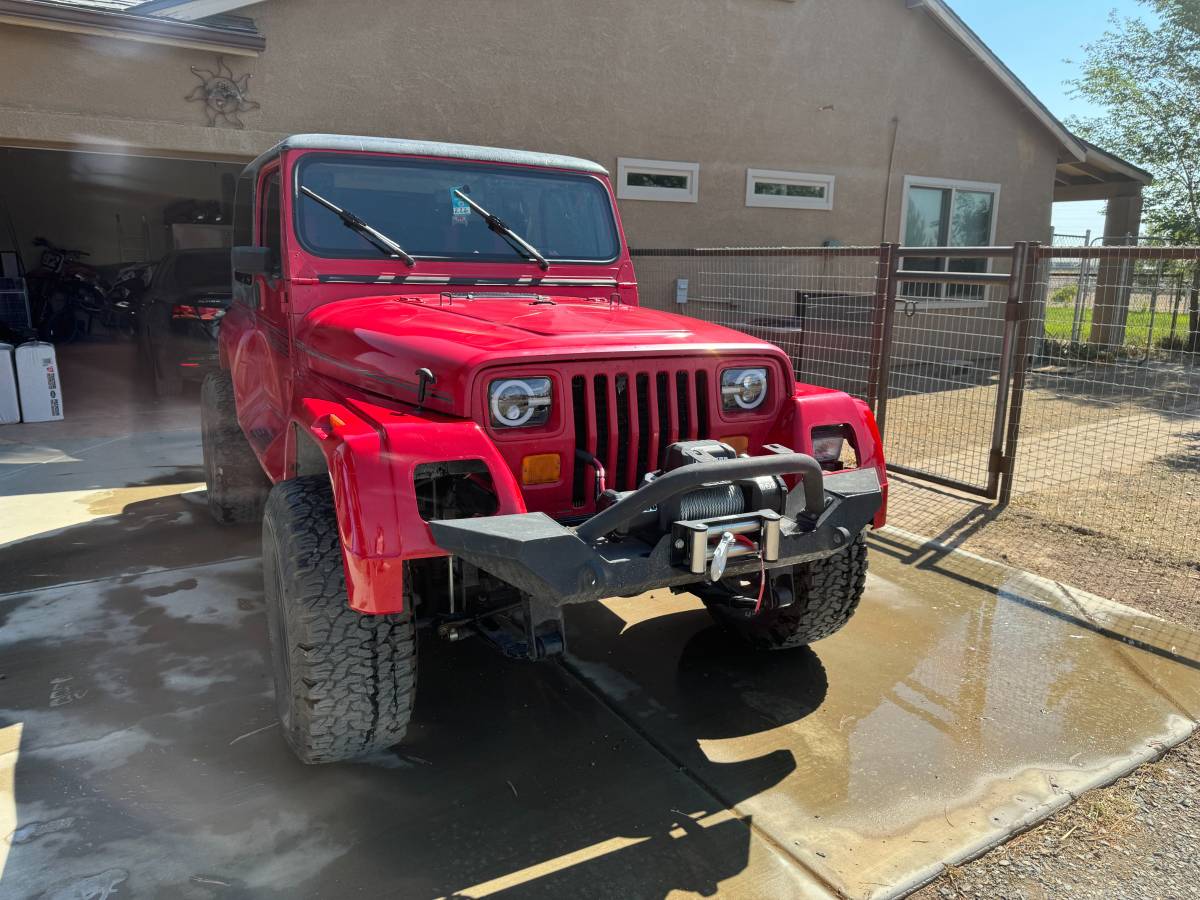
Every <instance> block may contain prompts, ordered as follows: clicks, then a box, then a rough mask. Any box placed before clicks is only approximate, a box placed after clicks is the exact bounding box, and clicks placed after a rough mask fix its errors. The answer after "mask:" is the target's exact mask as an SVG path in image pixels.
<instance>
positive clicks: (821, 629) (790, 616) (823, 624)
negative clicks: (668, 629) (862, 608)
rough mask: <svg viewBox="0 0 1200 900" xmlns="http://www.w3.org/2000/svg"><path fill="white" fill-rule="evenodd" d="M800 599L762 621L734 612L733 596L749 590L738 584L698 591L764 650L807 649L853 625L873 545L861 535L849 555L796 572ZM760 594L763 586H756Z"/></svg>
mask: <svg viewBox="0 0 1200 900" xmlns="http://www.w3.org/2000/svg"><path fill="white" fill-rule="evenodd" d="M792 576H793V584H794V586H795V595H796V596H795V598H794V600H793V602H792V604H791V605H790V606H785V607H783V608H782V609H770V610H766V611H765V612H762V613H760V614H759V615H757V616H749V615H747V613H746V612H745V611H744V610H741V609H739V608H737V607H736V606H731V605H730V603H729V597H730V595H731V594H739V595H740V594H744V593H746V590H747V588H746V587H739V586H738V585H736V584H732V583H731V582H732V581H733V579H727V580H725V581H722V582H721V583H720V584H719V585H711V586H707V587H705V588H703V589H699V590H697V591H696V594H697V596H699V597H700V599H701V600H703V601H704V605H705V606H706V607H707V608H708V611H709V613H710V614H711V615H712V617H713V618H714V619H715V620H716V621H717V624H719V625H720V626H721V627H723V628H725V629H726V630H728V631H730V632H732V633H734V634H736V635H737V636H738V637H740V638H741V639H742V640H744V641H746V642H747V643H748V644H750V646H752V647H754V648H755V649H758V650H786V649H789V648H791V647H803V646H806V645H808V644H811V643H813V642H814V641H819V640H821V639H822V638H827V637H829V636H830V635H832V634H834V633H835V632H837V631H839V630H840V629H841V628H842V626H844V625H845V624H846V623H847V622H849V621H850V617H851V616H853V615H854V611H855V610H856V609H857V608H858V601H859V600H861V599H862V595H863V589H864V587H865V586H866V583H867V544H866V541H865V539H864V538H863V535H861V534H859V535H858V536H857V537H855V538H854V540H853V541H851V543H850V545H849V546H848V547H846V548H845V549H844V550H842V551H840V552H838V553H835V554H834V555H833V556H829V557H826V558H825V559H818V560H814V561H813V562H810V563H803V564H801V565H798V566H794V567H793V569H792ZM750 587H751V589H752V591H753V592H754V593H755V594H756V593H757V591H758V580H757V578H755V579H753V585H752V586H750Z"/></svg>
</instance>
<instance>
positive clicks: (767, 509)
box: [598, 440, 790, 574]
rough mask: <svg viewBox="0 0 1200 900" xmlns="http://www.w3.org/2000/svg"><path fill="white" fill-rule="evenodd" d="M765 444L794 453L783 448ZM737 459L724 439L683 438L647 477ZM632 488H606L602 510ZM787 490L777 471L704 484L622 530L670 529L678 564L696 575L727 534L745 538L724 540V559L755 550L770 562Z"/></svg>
mask: <svg viewBox="0 0 1200 900" xmlns="http://www.w3.org/2000/svg"><path fill="white" fill-rule="evenodd" d="M767 449H770V450H772V451H774V452H790V451H789V450H787V448H785V447H779V448H775V447H770V448H767ZM736 458H737V451H736V450H734V449H733V448H732V447H730V446H729V445H728V444H724V443H722V442H721V441H716V440H699V441H680V442H678V443H675V444H672V445H671V446H670V447H668V448H667V452H666V457H665V465H664V467H663V469H662V470H661V471H658V472H651V473H649V474H647V475H646V482H647V483H650V482H653V481H654V480H655V479H657V478H659V477H661V476H662V475H663V474H664V473H666V472H670V471H673V470H675V469H678V468H682V467H684V466H688V465H695V464H697V463H711V462H718V461H721V460H731V459H736ZM633 493H634V492H633V491H612V490H610V491H605V492H604V494H603V495H601V497H600V503H599V504H598V505H599V506H600V508H601V509H603V508H605V507H608V506H612V505H613V504H615V503H618V502H619V501H621V500H622V499H624V498H626V497H628V496H630V495H631V494H633ZM787 495H788V489H787V485H786V484H785V483H784V480H783V478H781V477H780V476H778V475H762V476H759V477H756V478H746V479H740V480H735V481H724V482H716V483H713V484H706V485H703V486H702V487H700V488H698V489H696V490H694V491H689V492H687V493H683V494H679V495H677V496H674V497H671V498H669V499H668V500H666V501H663V502H662V503H660V504H658V505H657V506H654V507H650V508H648V509H645V510H643V511H642V512H641V513H640V514H638V515H637V516H636V517H635V518H633V519H632V520H630V521H629V522H628V523H626V524H625V525H624V526H623V527H622V529H621V531H620V533H622V534H628V533H637V532H646V531H654V532H657V533H662V532H671V533H672V534H673V535H674V541H673V551H674V552H673V554H672V555H673V558H674V561H675V563H676V564H677V565H684V566H686V567H687V568H688V569H689V570H690V571H692V572H694V573H696V574H702V573H704V572H705V571H706V568H707V564H708V561H709V560H711V559H712V558H713V556H714V554H716V553H717V552H718V547H720V540H721V538H722V537H723V536H724V535H725V534H726V533H729V534H732V535H736V536H744V539H740V540H739V542H738V543H737V544H736V545H734V546H732V547H730V546H729V545H728V542H726V545H725V546H724V547H721V555H722V558H724V557H726V556H728V557H729V558H735V557H738V556H745V555H748V554H751V553H754V554H760V555H761V556H762V557H763V559H764V560H767V561H772V560H774V559H778V556H779V527H780V520H781V517H782V513H783V511H784V508H785V506H786V504H787Z"/></svg>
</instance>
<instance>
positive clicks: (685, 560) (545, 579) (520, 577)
mask: <svg viewBox="0 0 1200 900" xmlns="http://www.w3.org/2000/svg"><path fill="white" fill-rule="evenodd" d="M783 474H801V475H803V478H804V481H803V485H802V487H803V492H800V491H796V492H793V493H791V494H789V495H788V500H787V507H786V509H785V512H784V513H783V514H782V515H781V514H779V513H777V512H772V511H769V510H762V511H757V512H755V511H750V512H745V513H739V514H738V515H736V516H726V517H723V518H721V519H713V520H709V521H692V522H677V523H675V525H674V527H673V528H672V529H671V531H668V532H667V533H665V534H662V535H661V536H660V537H658V538H657V540H655V541H653V542H650V541H647V540H645V539H643V538H639V537H636V536H633V535H625V534H622V533H621V530H620V529H621V526H622V525H623V524H624V523H625V522H627V521H628V520H630V519H631V518H632V517H634V516H635V515H636V514H637V513H638V512H639V511H641V510H643V509H647V508H649V507H651V506H653V505H655V504H656V503H662V502H663V501H664V500H666V499H668V498H669V497H672V496H674V495H676V494H678V493H681V492H686V491H690V490H694V489H696V488H697V487H699V486H701V485H702V484H706V483H708V484H711V483H713V482H718V481H723V480H735V479H737V478H747V477H754V476H757V475H783ZM656 486H657V487H656ZM882 503H883V493H882V490H881V488H880V481H879V476H878V473H877V472H876V470H875V469H873V468H867V469H853V470H849V471H845V472H837V473H824V474H823V473H822V472H821V469H820V466H819V465H818V464H817V463H816V461H815V460H813V459H812V457H809V456H805V455H804V454H799V453H789V454H786V455H779V456H767V457H751V458H745V457H743V458H741V459H736V460H728V461H720V462H715V463H705V464H703V465H694V466H685V467H682V468H679V469H675V470H673V471H672V472H669V473H667V474H666V475H664V476H662V477H660V478H659V479H657V480H656V481H655V482H651V483H650V484H649V485H646V486H644V487H643V488H641V489H639V490H638V491H635V492H634V493H633V494H632V495H631V496H629V497H627V498H626V499H624V500H622V501H621V502H620V503H617V504H615V505H614V506H610V507H609V508H608V509H606V510H604V511H602V512H600V513H597V514H596V515H594V516H592V517H591V518H590V519H588V520H587V521H586V522H584V523H583V524H582V525H579V526H577V527H574V528H572V527H569V526H566V525H562V524H560V523H559V522H556V521H555V520H554V519H552V518H550V517H549V516H548V515H546V514H545V513H521V514H517V515H505V516H490V517H485V518H474V519H455V520H440V521H432V522H430V523H429V528H430V531H431V532H432V534H433V538H434V540H435V541H436V542H437V544H438V546H439V547H441V548H442V549H443V550H446V551H447V552H449V553H452V554H454V555H455V556H458V557H460V558H461V559H463V560H465V561H466V562H468V563H471V564H472V565H475V566H477V567H478V568H480V569H483V570H484V571H486V572H490V573H491V574H492V575H494V576H496V577H497V578H500V579H501V580H503V581H505V582H507V583H508V584H511V585H513V586H514V587H516V588H519V589H520V590H522V591H524V592H526V593H528V594H530V595H531V596H533V597H536V598H538V599H539V600H543V601H546V602H549V603H552V604H555V605H564V604H567V603H581V602H584V601H588V600H600V599H603V598H605V597H612V596H634V595H637V594H640V593H643V592H644V591H648V590H652V589H654V588H663V587H672V586H678V585H686V584H694V583H696V582H699V581H702V580H704V578H705V575H704V572H703V567H699V568H701V571H699V572H698V571H697V568H698V567H697V565H696V561H697V555H698V554H703V552H704V551H703V548H702V547H698V548H697V551H696V552H695V553H693V552H692V550H691V548H690V546H689V535H698V534H700V533H701V532H707V533H708V534H719V533H720V531H721V530H723V529H724V528H726V527H728V526H729V525H730V524H731V522H730V521H727V520H733V519H736V520H739V521H745V520H747V519H748V518H750V519H752V518H758V519H759V521H760V522H761V523H762V525H763V527H762V530H761V534H760V542H759V544H758V547H759V552H757V553H753V554H749V553H746V554H742V555H740V556H733V555H731V558H730V559H729V560H728V562H727V564H726V567H725V573H726V575H728V576H733V575H743V574H750V573H757V572H758V571H759V568H760V566H765V567H766V568H768V569H775V568H782V567H784V566H791V565H795V564H797V563H803V562H808V561H810V560H814V559H821V558H823V557H827V556H832V555H833V554H834V553H837V552H838V551H839V550H841V549H842V548H843V547H845V546H846V545H847V544H848V543H849V542H850V541H851V540H852V539H853V538H854V536H855V535H857V534H858V533H859V532H860V531H862V529H864V528H865V527H866V526H867V525H868V524H869V523H870V522H871V520H872V519H873V518H874V516H875V513H876V512H877V511H878V510H879V508H880V506H881V505H882ZM768 523H769V524H768ZM697 540H699V538H697ZM760 555H761V556H762V559H760ZM708 558H711V551H710V552H709V556H708Z"/></svg>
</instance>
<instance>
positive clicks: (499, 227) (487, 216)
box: [454, 188, 550, 272]
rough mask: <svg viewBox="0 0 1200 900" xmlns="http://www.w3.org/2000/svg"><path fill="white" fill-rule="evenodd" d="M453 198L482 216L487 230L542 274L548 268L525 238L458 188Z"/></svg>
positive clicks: (547, 264) (535, 248) (544, 260)
mask: <svg viewBox="0 0 1200 900" xmlns="http://www.w3.org/2000/svg"><path fill="white" fill-rule="evenodd" d="M454 196H455V197H457V198H458V199H459V200H462V201H463V202H464V203H466V204H467V205H468V206H470V207H471V209H472V210H474V211H475V212H476V213H478V214H479V215H481V216H483V221H485V222H487V227H488V228H490V229H491V230H492V231H494V232H496V234H498V235H500V237H502V238H504V240H505V241H506V242H507V243H508V245H509V246H510V247H512V248H513V249H514V250H516V251H517V252H518V253H520V254H521V255H522V256H526V255H527V256H528V257H529V258H530V259H532V260H533V261H534V262H536V263H537V264H538V266H539V267H540V268H541V270H542V271H543V272H545V271H546V270H547V269H548V268H550V263H548V262H547V261H546V257H544V256H542V254H541V253H539V252H538V249H537V247H535V246H533V244H531V243H529V241H527V240H525V238H523V237H521V236H520V235H519V234H517V233H516V232H515V231H513V230H512V229H511V228H509V227H508V226H507V225H505V224H504V222H503V220H501V218H500V217H499V216H495V215H492V214H491V213H490V212H488V211H487V210H486V209H484V208H483V207H482V206H480V205H479V204H478V203H476V202H475V201H474V200H472V199H471V198H470V197H468V196H467V195H466V194H464V193H463V192H462V191H460V190H458V188H455V189H454Z"/></svg>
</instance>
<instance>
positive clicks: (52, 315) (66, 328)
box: [38, 291, 79, 344]
mask: <svg viewBox="0 0 1200 900" xmlns="http://www.w3.org/2000/svg"><path fill="white" fill-rule="evenodd" d="M78 331H79V320H78V319H77V318H76V317H75V307H74V306H73V305H72V304H71V298H70V297H68V296H67V295H66V294H65V293H63V292H62V291H55V292H54V293H52V294H51V295H50V296H49V297H48V298H47V299H46V301H45V305H44V307H43V310H42V322H41V324H40V325H39V326H38V339H39V340H43V341H46V342H47V343H50V344H69V343H71V342H72V341H74V340H75V338H76V337H77V335H78Z"/></svg>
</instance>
